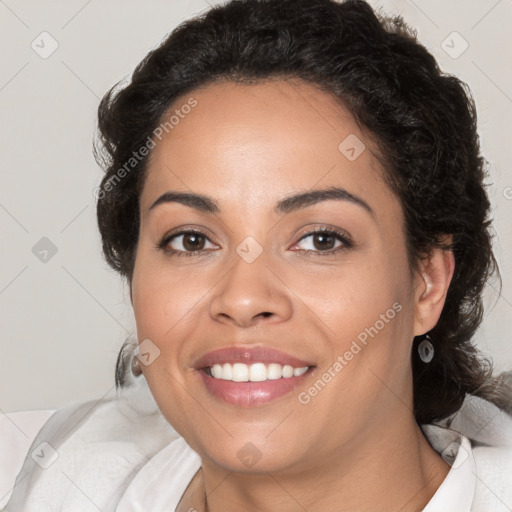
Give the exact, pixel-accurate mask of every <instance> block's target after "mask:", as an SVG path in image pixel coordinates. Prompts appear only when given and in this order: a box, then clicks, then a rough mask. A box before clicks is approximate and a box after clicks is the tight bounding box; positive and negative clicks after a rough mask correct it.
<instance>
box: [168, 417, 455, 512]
mask: <svg viewBox="0 0 512 512" xmlns="http://www.w3.org/2000/svg"><path fill="white" fill-rule="evenodd" d="M376 434H377V435H376ZM361 437H362V438H359V439H357V440H353V441H352V442H351V443H349V444H350V447H349V448H344V450H343V451H340V452H338V453H333V454H332V457H331V458H330V459H329V460H326V459H325V458H323V459H322V460H321V461H317V463H316V464H314V465H313V464H312V465H310V466H309V468H308V471H307V472H290V471H286V472H285V471H283V472H272V473H270V472H262V473H259V474H254V473H253V474H247V473H233V472H230V471H226V470H223V469H219V467H218V466H216V465H214V464H210V463H208V462H207V461H205V460H203V466H202V469H201V471H200V472H199V473H198V474H197V475H196V477H195V478H194V481H193V485H192V484H191V486H189V488H188V489H187V492H186V493H185V495H184V497H183V499H182V501H181V502H180V507H178V509H177V510H178V511H181V510H197V511H198V512H203V511H204V512H235V511H236V512H238V511H240V510H245V511H247V512H253V511H254V512H256V511H258V512H273V511H275V510H276V509H278V510H280V511H282V512H292V511H294V512H296V511H297V510H301V509H302V510H307V511H308V512H320V511H321V512H330V511H336V512H348V511H351V512H353V511H354V510H358V511H372V512H379V511H382V512H389V510H400V511H401V512H417V511H421V510H423V508H424V507H425V506H426V504H427V503H428V502H429V501H430V499H431V498H432V496H433V495H434V494H435V492H436V490H437V489H438V487H439V486H440V485H441V482H442V481H443V480H444V478H445V477H446V475H447V473H448V471H449V466H448V464H447V463H446V462H445V461H444V460H443V459H442V458H441V457H440V456H439V455H438V454H437V453H436V452H435V451H434V450H433V449H432V447H431V446H430V445H429V443H428V441H427V440H426V439H425V437H424V435H423V433H422V432H421V430H420V428H419V427H418V425H417V424H416V423H415V422H414V421H413V420H412V421H411V422H409V423H406V422H404V423H402V424H401V427H399V428H397V427H396V422H394V424H393V426H392V428H387V429H386V428H384V427H383V426H382V425H379V428H378V432H375V431H372V433H371V435H368V436H367V437H366V438H365V437H364V436H361ZM205 496H206V499H205Z"/></svg>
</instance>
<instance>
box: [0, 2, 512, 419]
mask: <svg viewBox="0 0 512 512" xmlns="http://www.w3.org/2000/svg"><path fill="white" fill-rule="evenodd" d="M210 2H211V4H214V3H220V2H214V1H213V0H210ZM372 4H373V5H374V6H383V8H384V9H385V10H386V11H387V12H395V13H401V14H403V16H404V18H405V20H406V21H407V22H408V23H409V24H410V25H412V26H413V27H415V28H416V29H417V30H418V36H419V39H420V41H421V42H422V43H423V44H424V45H425V46H426V47H427V48H428V49H429V50H430V51H431V52H432V53H433V54H434V55H435V57H436V58H437V59H438V62H439V64H440V66H441V68H442V69H443V70H445V71H446V72H449V73H453V74H455V75H457V76H459V77H460V78H462V79H463V80H464V81H466V82H467V83H468V84H469V85H470V87H471V89H472V91H473V94H474V96H475V99H476V102H477V107H478V113H479V123H480V133H481V138H482V146H483V152H484V155H485V156H486V157H487V159H488V160H489V161H490V163H491V166H492V185H491V187H490V188H489V193H490V196H491V200H492V203H493V209H494V216H495V230H496V233H497V236H498V240H496V243H495V250H496V255H497V257H498V260H499V262H500V266H501V272H502V276H503V289H502V296H501V297H498V295H497V292H496V290H497V287H496V285H495V284H494V285H492V286H489V287H488V289H487V296H486V304H487V305H488V309H487V312H486V316H485V321H484V325H483V327H482V329H480V331H479V333H478V345H479V346H480V348H481V349H482V350H483V351H484V352H485V353H486V354H489V355H491V356H492V357H493V358H494V360H495V363H496V370H497V371H502V370H505V369H512V348H511V343H510V332H511V330H512V329H511V327H512V320H511V318H512V236H511V234H512V233H511V230H512V223H511V222H510V219H511V218H512V173H511V171H510V168H509V161H510V156H509V149H510V142H511V141H510V139H511V137H510V133H511V131H512V130H511V128H512V126H511V124H512V123H511V121H510V120H511V119H512V73H511V68H510V61H511V57H512V56H511V53H512V44H511V43H512V36H511V31H510V28H509V27H510V22H511V20H512V2H511V1H510V0H498V1H496V0H481V1H474V0H473V1H469V2H468V1H462V0H457V1H450V2H446V1H441V0H435V1H432V0H429V1H426V0H415V1H406V0H403V1H395V2H392V1H381V2H377V1H374V2H372ZM208 7H209V5H208V3H207V1H206V0H190V1H177V0H172V1H155V0H153V1H142V0H139V1H133V0H131V1H127V0H107V1H100V0H89V1H84V0H72V1H70V0H66V1H63V0H62V1H60V2H59V1H55V0H52V1H47V2H38V1H35V0H33V1H28V0H24V1H22V0H5V1H4V0H0V34H1V36H0V37H1V40H0V52H1V57H0V59H1V60H0V61H1V63H2V65H1V69H0V109H1V120H2V122H1V127H0V130H1V133H0V141H1V145H2V147H1V152H0V159H1V188H0V228H1V246H0V251H1V252H0V257H1V260H0V322H1V323H0V325H1V332H0V343H1V346H0V348H1V352H0V370H1V371H0V411H3V412H13V411H19V410H28V409H53V408H57V407H61V406H63V405H66V404H69V403H72V402H76V401H80V400H86V399H93V398H100V397H102V396H108V395H112V394H113V393H114V363H115V359H116V356H117V352H118V349H119V347H120V345H121V343H122V342H123V340H124V337H125V336H126V334H127V333H128V332H129V331H131V330H133V329H134V326H135V324H134V320H133V315H132V311H131V306H130V300H129V294H128V291H127V289H126V288H125V287H124V285H123V283H122V281H121V280H120V278H118V277H117V275H116V274H114V272H113V271H111V270H109V269H108V268H107V265H106V263H105V262H104V261H103V259H102V256H101V251H100V239H99V234H98V232H97V228H96V219H95V198H94V195H93V191H94V188H95V187H96V186H97V185H98V184H99V180H100V177H101V171H100V169H99V168H98V167H97V166H96V164H95V161H94V159H93V156H92V152H91V141H92V138H93V133H94V129H95V116H96V109H97V105H98V102H99V99H100V97H101V96H102V94H103V93H104V92H105V91H106V90H107V89H108V88H109V87H110V86H111V85H113V84H114V83H115V82H117V81H118V80H119V79H121V78H124V77H126V76H127V75H129V74H130V72H131V71H132V70H133V68H134V66H135V65H136V64H137V63H138V62H139V60H140V59H141V58H142V57H143V56H144V55H145V54H146V53H147V52H148V51H149V50H150V49H151V48H152V47H154V46H156V45H157V44H158V43H159V42H160V41H161V40H162V38H163V37H164V36H165V35H166V34H167V33H169V32H170V31H171V30H172V29H173V28H174V27H175V26H176V25H177V24H178V23H179V22H181V21H183V20H184V19H186V18H189V17H191V16H193V15H195V14H198V13H199V12H201V11H204V10H205V9H207V8H208ZM454 31H456V32H458V33H459V34H460V36H461V38H460V37H459V36H457V35H455V36H454V35H453V34H452V33H453V32H454ZM42 32H48V33H49V34H50V36H51V38H50V36H46V35H44V36H41V35H40V34H41V33H42ZM53 40H55V41H56V44H58V48H57V49H56V51H55V52H54V53H53V54H51V55H50V56H46V55H44V52H49V50H51V48H52V47H51V45H52V44H55V43H53ZM443 41H445V43H443ZM464 41H467V43H468V44H469V47H468V48H467V50H466V51H464V52H463V53H461V54H460V55H458V53H460V52H461V50H462V49H463V48H464V45H465V43H464ZM31 45H34V47H35V49H37V52H36V51H35V49H33V48H32V46H31ZM442 45H443V46H444V47H445V49H446V50H447V51H445V49H443V46H442ZM38 52H39V53H38ZM447 52H448V53H447ZM449 53H451V55H450V54H449ZM41 54H43V56H45V57H47V58H42V57H41ZM44 237H46V238H47V239H48V240H49V241H50V242H49V241H48V240H46V239H44V240H42V241H41V239H42V238H44ZM34 247H35V248H34ZM55 250H56V253H55V254H53V252H55ZM44 251H48V252H44ZM34 253H35V254H34ZM41 259H42V260H43V261H41ZM0 414H1V412H0Z"/></svg>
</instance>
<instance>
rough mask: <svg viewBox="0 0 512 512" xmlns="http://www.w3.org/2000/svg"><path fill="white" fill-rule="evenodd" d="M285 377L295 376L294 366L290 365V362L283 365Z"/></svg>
mask: <svg viewBox="0 0 512 512" xmlns="http://www.w3.org/2000/svg"><path fill="white" fill-rule="evenodd" d="M283 377H284V378H285V379H289V378H290V377H293V366H290V365H289V364H285V365H284V366H283Z"/></svg>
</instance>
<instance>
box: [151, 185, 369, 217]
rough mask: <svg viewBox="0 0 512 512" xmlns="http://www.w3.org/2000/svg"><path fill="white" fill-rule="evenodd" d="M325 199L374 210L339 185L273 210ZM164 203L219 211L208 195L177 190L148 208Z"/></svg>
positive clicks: (283, 201)
mask: <svg viewBox="0 0 512 512" xmlns="http://www.w3.org/2000/svg"><path fill="white" fill-rule="evenodd" d="M327 200H336V201H347V202H349V203H352V204H355V205H357V206H360V207H362V208H363V209H365V210H366V211H367V212H368V213H370V214H371V215H372V216H373V215H374V211H373V210H372V208H371V207H370V205H369V204H368V203H367V202H366V201H364V200H363V199H361V198H360V197H358V196H356V195H354V194H351V193H350V192H348V191H347V190H345V189H344V188H340V187H329V188H326V189H316V190H309V191H307V192H300V193H297V194H293V195H291V196H287V197H285V198H284V199H281V200H279V201H278V203H277V204H276V206H275V207H274V211H275V212H276V213H278V214H283V213H290V212H293V211H296V210H300V209H302V208H307V207H308V206H313V205H315V204H318V203H320V202H322V201H327ZM164 203H180V204H183V205H185V206H188V207H190V208H194V209H195V210H198V211H200V212H203V213H208V214H216V213H219V212H220V207H219V204H218V202H217V201H215V199H213V198H211V197H209V196H205V195H202V194H194V193H189V192H177V191H168V192H166V193H165V194H162V195H161V196H160V197H159V198H158V199H157V200H156V201H155V202H154V203H153V204H152V205H151V206H150V207H149V210H152V209H154V208H155V207H156V206H158V205H160V204H164Z"/></svg>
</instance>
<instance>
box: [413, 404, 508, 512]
mask: <svg viewBox="0 0 512 512" xmlns="http://www.w3.org/2000/svg"><path fill="white" fill-rule="evenodd" d="M438 427H442V428H438ZM422 428H423V429H424V431H425V433H428V436H429V438H430V440H431V442H432V440H433V441H434V445H436V446H437V449H438V451H439V452H440V453H441V452H442V449H443V443H444V444H446V443H447V442H453V440H454V439H455V436H447V434H444V432H447V431H450V432H452V433H455V435H456V434H460V435H462V436H464V437H466V438H467V439H469V441H470V444H471V451H472V455H473V458H474V462H475V475H476V485H475V495H474V499H473V506H472V508H471V511H472V512H489V511H491V510H492V511H493V512H501V511H503V512H510V510H512V416H511V415H510V414H508V413H506V412H504V411H502V410H500V409H499V408H498V407H496V406H495V405H494V404H492V403H490V402H488V401H486V400H483V399H481V398H478V397H475V396H471V395H469V396H468V397H466V399H465V401H464V403H463V405H462V407H461V409H460V410H459V411H458V412H457V413H456V414H454V415H453V416H451V417H450V418H447V419H445V420H443V421H442V422H439V423H438V424H437V425H436V426H432V425H427V426H422ZM436 446H434V447H436Z"/></svg>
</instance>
